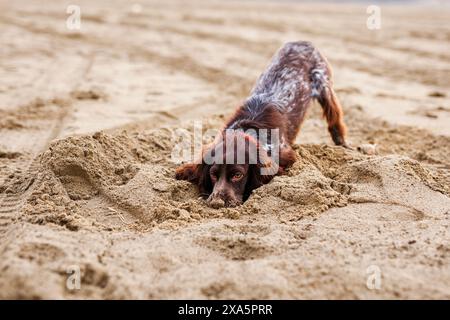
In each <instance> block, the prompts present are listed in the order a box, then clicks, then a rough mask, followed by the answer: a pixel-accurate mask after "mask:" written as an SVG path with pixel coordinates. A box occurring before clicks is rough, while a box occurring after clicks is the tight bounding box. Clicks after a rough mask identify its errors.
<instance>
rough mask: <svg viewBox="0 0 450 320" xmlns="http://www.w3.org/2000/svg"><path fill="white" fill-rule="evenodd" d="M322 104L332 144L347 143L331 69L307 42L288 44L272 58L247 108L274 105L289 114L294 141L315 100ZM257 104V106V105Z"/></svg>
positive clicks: (288, 119) (257, 109)
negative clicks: (309, 107) (312, 101)
mask: <svg viewBox="0 0 450 320" xmlns="http://www.w3.org/2000/svg"><path fill="white" fill-rule="evenodd" d="M314 98H316V99H317V100H318V101H319V103H320V104H321V106H322V108H323V111H324V115H325V117H326V119H327V121H328V125H329V131H330V134H331V135H332V138H333V141H334V142H335V143H336V144H338V145H343V144H345V141H344V138H343V136H344V134H345V126H344V124H343V122H342V110H341V107H340V105H339V102H338V100H337V97H336V95H335V93H334V91H333V89H332V80H331V67H330V66H329V64H328V62H327V61H326V59H325V58H324V57H323V56H322V55H321V54H320V52H319V51H318V50H317V49H316V48H315V47H314V46H313V45H312V44H311V43H310V42H306V41H297V42H288V43H286V44H285V45H284V46H283V47H282V48H281V49H280V50H279V51H278V52H277V53H276V54H275V56H274V57H273V58H272V60H271V62H270V64H269V65H268V67H267V68H266V70H265V71H264V72H263V73H262V74H261V76H260V77H259V79H258V80H257V82H256V84H255V86H254V88H253V90H252V92H251V95H250V97H249V98H248V100H247V103H246V105H247V108H249V107H250V106H253V108H254V109H255V110H253V112H261V111H264V108H262V107H261V106H258V103H259V104H260V105H273V106H275V107H276V108H277V109H278V110H279V112H280V113H281V114H285V115H287V117H286V118H287V121H288V122H289V124H288V127H287V139H288V141H289V142H292V141H293V140H294V139H295V137H296V135H297V133H298V130H299V128H300V125H301V123H302V122H303V120H304V117H305V114H306V111H307V109H308V106H309V105H310V102H311V100H312V99H314ZM256 102H257V103H256Z"/></svg>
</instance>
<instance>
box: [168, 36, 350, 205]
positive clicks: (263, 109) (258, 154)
mask: <svg viewBox="0 0 450 320" xmlns="http://www.w3.org/2000/svg"><path fill="white" fill-rule="evenodd" d="M314 98H315V99H317V100H318V101H319V103H320V105H321V106H322V109H323V114H324V117H325V118H326V120H327V122H328V130H329V132H330V135H331V137H332V139H333V141H334V143H335V144H336V145H342V146H347V145H346V142H345V131H346V128H345V125H344V122H343V113H342V109H341V106H340V104H339V101H338V99H337V97H336V95H335V93H334V91H333V88H332V80H331V68H330V65H329V64H328V63H327V61H326V59H325V58H324V57H323V56H322V55H321V54H320V53H319V51H318V50H317V49H315V48H314V47H313V45H312V44H311V43H309V42H303V41H299V42H290V43H287V44H285V45H284V46H283V47H282V48H281V49H280V50H279V51H278V53H277V54H276V55H275V56H274V57H273V58H272V61H271V63H270V65H269V66H268V68H267V69H266V71H265V72H264V73H263V74H262V75H261V76H260V77H259V79H258V81H257V82H256V85H255V87H254V88H253V90H252V92H251V95H250V97H249V98H248V99H247V100H246V102H245V103H244V104H243V105H242V106H240V107H239V108H238V109H237V110H236V112H235V114H234V115H233V116H232V117H231V119H230V120H229V121H228V122H227V123H226V125H225V128H224V129H223V131H222V135H221V136H219V137H218V138H217V139H216V140H215V142H214V143H213V144H212V145H211V146H208V147H207V148H204V151H203V154H202V158H201V161H199V162H200V163H198V164H195V163H194V164H185V165H182V166H181V167H179V168H178V169H177V171H176V178H177V179H183V180H188V181H190V182H192V183H195V184H196V185H197V186H198V187H199V190H200V192H201V194H202V195H203V196H207V197H208V203H210V204H211V205H212V206H214V207H220V206H229V207H231V206H236V205H239V204H241V203H242V202H243V201H245V200H246V199H247V198H248V197H249V196H250V194H251V192H252V190H254V189H256V188H258V187H260V186H261V185H263V184H265V183H268V182H269V181H270V180H271V179H272V178H273V176H274V175H276V174H281V173H283V171H284V169H285V168H286V167H289V166H290V165H292V164H293V163H294V162H295V159H296V154H295V152H294V151H293V150H292V148H291V145H292V143H293V141H294V140H295V137H296V136H297V133H298V131H299V128H300V125H301V123H302V122H303V120H304V117H305V114H306V111H307V109H308V107H309V105H310V102H311V100H312V99H314ZM263 133H264V134H263ZM263 136H264V137H263ZM273 136H276V138H277V139H275V144H274V143H272V142H273V139H272V138H273ZM262 138H264V139H262ZM268 141H270V142H271V143H268ZM274 145H276V146H277V148H275V147H274ZM238 158H240V159H238ZM239 160H241V161H239ZM263 169H268V172H267V171H266V172H265V173H264V172H262V171H263ZM270 169H272V170H270ZM273 169H275V170H273Z"/></svg>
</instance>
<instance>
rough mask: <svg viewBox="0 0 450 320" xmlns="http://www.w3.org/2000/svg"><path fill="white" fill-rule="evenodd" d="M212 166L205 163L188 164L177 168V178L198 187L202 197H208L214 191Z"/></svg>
mask: <svg viewBox="0 0 450 320" xmlns="http://www.w3.org/2000/svg"><path fill="white" fill-rule="evenodd" d="M210 168H211V166H210V165H206V164H205V163H200V164H195V163H188V164H184V165H182V166H180V167H178V168H177V170H176V174H175V177H176V178H177V179H178V180H186V181H189V182H191V183H193V184H195V185H197V186H198V189H199V191H200V194H201V195H202V196H208V195H210V194H211V192H212V190H213V183H212V181H211V177H210V175H209V169H210Z"/></svg>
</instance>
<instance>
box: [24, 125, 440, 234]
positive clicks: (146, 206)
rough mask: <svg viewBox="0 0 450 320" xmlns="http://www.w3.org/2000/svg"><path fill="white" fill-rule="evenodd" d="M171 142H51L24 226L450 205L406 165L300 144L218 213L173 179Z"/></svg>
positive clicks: (431, 209)
mask: <svg viewBox="0 0 450 320" xmlns="http://www.w3.org/2000/svg"><path fill="white" fill-rule="evenodd" d="M170 141H171V140H170V133H169V132H168V131H164V130H161V131H152V132H147V133H145V134H133V135H130V134H126V133H122V134H119V135H115V136H112V135H107V134H103V133H96V134H94V135H93V136H81V137H70V138H67V139H63V140H59V141H57V142H55V143H53V144H52V145H51V146H50V147H49V149H48V150H47V151H46V152H44V153H43V154H42V155H41V156H40V163H41V164H40V165H41V168H40V169H39V170H38V173H37V177H36V179H35V180H36V182H35V184H34V188H33V189H32V192H31V195H30V196H29V197H28V200H27V203H28V205H27V206H26V208H25V216H24V217H25V218H26V220H28V221H30V222H34V223H39V224H46V223H56V224H58V225H63V226H65V227H67V228H68V229H70V230H78V229H80V228H82V227H86V228H87V227H94V228H101V229H106V230H119V229H123V228H125V229H126V228H130V227H133V228H137V227H138V228H144V229H145V228H147V227H151V226H154V225H156V224H160V225H161V226H168V227H170V226H177V225H180V224H181V225H182V224H185V223H186V222H190V221H195V220H199V219H202V218H213V217H222V216H223V217H228V218H234V219H236V218H239V217H240V216H241V215H255V214H263V215H275V216H276V217H278V218H279V219H280V220H282V221H287V220H291V221H295V220H299V219H301V218H302V217H304V216H306V215H317V214H319V213H321V212H324V211H326V210H328V209H330V208H332V207H343V206H346V205H347V204H348V203H365V202H369V203H370V202H373V203H390V204H395V205H400V206H405V207H407V208H411V210H414V211H415V212H422V213H423V215H434V214H439V213H440V212H441V211H442V210H444V208H445V206H446V205H448V198H447V197H446V196H444V194H443V193H444V189H443V187H442V186H441V185H439V183H438V182H437V181H436V180H435V179H434V177H433V176H432V175H431V174H430V173H428V171H427V170H425V169H424V168H423V167H422V166H421V165H420V164H419V163H418V162H416V161H413V160H410V159H409V158H405V157H399V156H389V157H381V156H372V157H369V156H365V155H362V154H360V153H358V152H355V151H349V150H346V149H343V148H340V147H332V146H327V145H303V146H297V149H296V150H297V152H298V155H299V159H298V161H297V162H296V163H295V164H294V166H293V167H292V168H291V169H290V170H289V171H288V174H287V175H284V176H278V177H275V178H274V179H273V181H272V182H270V183H269V184H267V185H265V186H263V187H261V188H259V189H257V190H255V191H254V193H253V195H252V196H251V197H250V198H249V199H248V200H247V201H246V202H245V203H244V204H243V205H242V206H240V207H237V208H222V209H219V210H216V209H213V208H210V207H207V206H206V204H205V202H204V201H203V200H201V199H199V198H198V196H199V195H198V192H197V190H196V188H195V187H194V186H193V185H191V184H189V183H187V182H185V181H177V180H175V179H174V167H175V166H174V165H173V164H172V163H170V152H171V142H170ZM417 194H420V195H421V197H420V198H418V197H417Z"/></svg>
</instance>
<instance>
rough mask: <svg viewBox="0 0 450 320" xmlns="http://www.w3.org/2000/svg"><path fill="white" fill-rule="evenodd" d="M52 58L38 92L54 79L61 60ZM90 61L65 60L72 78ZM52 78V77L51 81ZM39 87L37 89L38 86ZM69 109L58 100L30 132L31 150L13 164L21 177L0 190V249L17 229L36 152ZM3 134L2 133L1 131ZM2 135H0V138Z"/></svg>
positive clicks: (55, 132)
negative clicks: (52, 114) (42, 123)
mask: <svg viewBox="0 0 450 320" xmlns="http://www.w3.org/2000/svg"><path fill="white" fill-rule="evenodd" d="M56 60H57V59H55V63H53V64H52V66H51V68H50V70H48V72H46V73H45V74H42V76H41V77H40V78H39V80H38V81H37V82H36V84H35V86H34V88H33V90H35V91H38V92H40V91H41V90H42V91H45V88H46V86H47V85H48V84H49V83H54V82H53V81H54V80H57V79H54V77H55V76H56V77H58V75H59V74H60V73H59V72H58V71H59V69H60V68H61V64H60V63H58V62H57V61H56ZM93 61H94V55H91V56H90V58H88V59H87V60H86V61H85V63H84V65H81V66H79V65H70V64H67V65H66V67H68V68H72V69H73V71H75V72H78V73H79V74H80V78H76V79H84V78H85V77H86V75H87V74H88V73H89V70H90V69H91V67H92V64H93ZM52 80H53V81H52ZM79 86H80V83H76V84H75V86H74V90H76V88H78V87H79ZM40 89H41V90H40ZM71 111H72V103H68V104H62V105H61V108H60V109H59V112H58V114H57V116H56V117H52V119H51V120H48V121H47V124H46V125H45V126H44V129H41V130H40V132H39V133H36V134H33V135H31V136H32V140H33V141H32V145H33V146H34V148H33V151H32V153H31V154H30V155H28V156H27V157H26V158H25V159H24V160H23V161H21V162H19V163H18V164H15V165H14V167H15V168H14V171H15V173H16V174H17V175H18V176H21V177H24V179H23V181H22V182H21V183H20V184H19V185H18V186H16V187H15V188H11V186H9V187H6V188H5V190H4V191H3V192H2V193H0V239H1V243H2V244H1V247H0V252H2V251H3V249H4V248H5V247H6V246H7V244H8V243H9V242H10V241H12V240H13V238H12V237H11V235H12V234H15V231H17V230H16V229H17V228H18V227H17V228H16V227H15V226H14V222H16V221H17V218H18V216H19V213H20V210H21V208H22V206H23V205H24V203H25V200H26V195H27V194H28V193H30V192H31V190H30V189H31V188H30V187H31V185H32V184H33V182H34V177H35V176H36V174H37V172H38V170H39V168H40V163H39V158H38V157H37V155H38V154H39V153H40V152H42V151H44V150H45V149H46V148H47V147H48V145H49V144H50V142H51V141H52V140H54V139H55V138H57V137H58V134H59V132H60V131H61V129H62V128H63V125H64V123H65V119H66V118H67V116H68V115H70V113H71ZM27 133H28V132H26V131H25V132H23V134H22V137H20V139H21V140H19V141H23V142H26V145H29V144H30V141H28V140H29V138H30V135H28V134H27ZM2 137H3V135H2ZM1 141H2V138H1V137H0V142H1ZM1 178H2V183H1V185H4V186H8V185H10V184H11V182H12V181H11V179H10V178H8V177H1Z"/></svg>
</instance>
